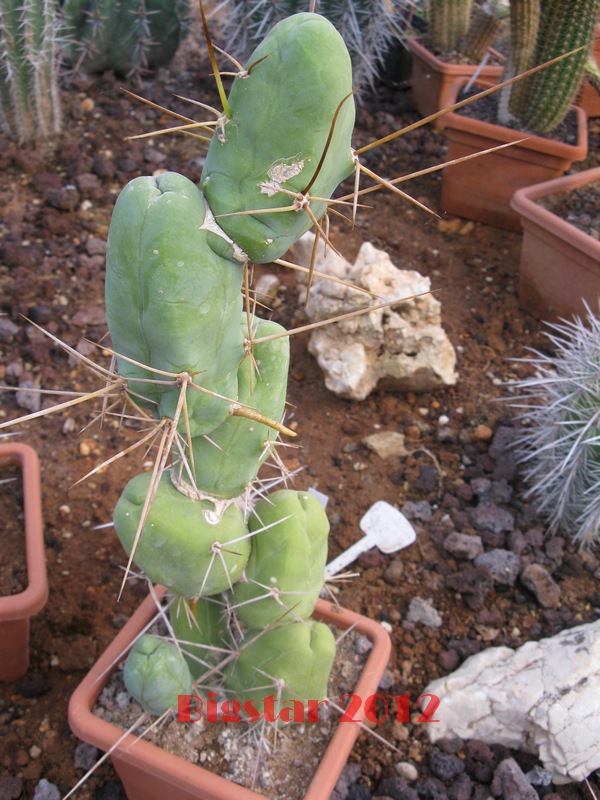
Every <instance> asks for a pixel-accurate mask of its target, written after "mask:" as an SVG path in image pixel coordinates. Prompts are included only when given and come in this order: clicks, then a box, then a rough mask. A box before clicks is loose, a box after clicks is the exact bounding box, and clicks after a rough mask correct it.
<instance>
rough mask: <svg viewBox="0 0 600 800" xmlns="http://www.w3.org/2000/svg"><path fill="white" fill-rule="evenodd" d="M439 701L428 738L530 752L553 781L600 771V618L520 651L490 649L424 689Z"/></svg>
mask: <svg viewBox="0 0 600 800" xmlns="http://www.w3.org/2000/svg"><path fill="white" fill-rule="evenodd" d="M425 693H427V694H435V695H437V696H438V697H439V698H440V700H441V703H440V707H439V711H438V712H437V716H438V717H439V719H440V722H438V723H436V724H435V725H429V726H428V728H427V730H428V733H429V737H430V739H431V740H432V741H433V742H435V741H437V740H438V739H442V738H444V737H446V738H447V737H455V736H457V737H459V738H460V739H477V740H480V741H483V742H487V743H488V744H500V745H504V746H506V747H509V748H512V749H516V750H523V751H526V752H530V753H535V754H537V755H538V757H539V759H540V760H541V762H542V764H543V765H544V768H545V769H547V770H548V771H549V772H551V773H552V775H553V778H554V780H555V781H557V782H561V781H562V782H564V781H565V780H574V781H582V780H584V778H585V777H586V776H587V775H589V774H590V773H591V772H593V771H594V770H596V769H598V768H600V749H599V748H598V741H600V621H595V622H592V623H588V624H586V625H580V626H578V627H576V628H571V629H569V630H566V631H563V632H562V633H560V634H558V635H557V636H553V637H551V638H548V639H542V640H540V641H539V642H527V644H524V645H523V646H522V647H519V648H518V650H511V649H510V648H508V647H491V648H489V649H487V650H483V651H482V652H480V653H477V654H476V655H474V656H471V657H470V658H468V659H467V660H466V661H465V662H464V663H463V664H462V665H461V667H460V668H459V669H458V670H456V672H453V673H452V674H451V675H448V676H446V677H444V678H439V679H438V680H435V681H433V682H432V683H430V684H429V686H428V687H427V688H426V689H425Z"/></svg>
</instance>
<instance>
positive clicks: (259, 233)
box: [106, 13, 354, 714]
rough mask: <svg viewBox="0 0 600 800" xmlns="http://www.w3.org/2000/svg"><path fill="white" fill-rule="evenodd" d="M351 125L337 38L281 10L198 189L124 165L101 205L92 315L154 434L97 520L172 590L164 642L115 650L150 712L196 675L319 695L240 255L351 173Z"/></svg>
mask: <svg viewBox="0 0 600 800" xmlns="http://www.w3.org/2000/svg"><path fill="white" fill-rule="evenodd" d="M257 109H260V113H257ZM353 124H354V101H353V97H352V71H351V64H350V57H349V55H348V51H347V49H346V46H345V45H344V42H343V40H342V38H341V36H340V35H339V33H338V32H337V31H336V30H335V28H334V27H333V25H332V24H331V23H330V22H328V21H327V20H326V19H325V18H323V17H322V16H319V15H317V14H313V13H301V14H297V15H294V16H292V17H290V18H288V19H286V20H284V21H282V22H280V23H279V24H278V25H276V26H275V27H274V28H273V29H272V31H271V32H270V33H269V34H268V35H267V37H266V38H265V40H264V41H263V42H262V44H261V45H259V47H258V48H257V49H256V51H255V52H254V53H253V54H252V56H251V57H250V58H249V60H248V63H247V66H246V67H245V69H244V71H243V72H242V73H241V74H239V75H238V76H237V77H236V78H235V80H234V82H233V86H232V89H231V92H230V95H229V99H228V101H227V102H226V103H225V115H224V117H223V118H222V119H221V120H220V122H219V125H218V127H217V129H216V132H215V133H214V135H213V138H212V142H211V145H210V148H209V152H208V155H207V159H206V164H205V167H204V171H203V174H202V177H201V181H200V188H198V187H197V186H195V185H194V184H193V183H191V182H190V181H189V180H188V179H187V178H185V177H183V176H181V175H178V174H175V173H165V174H161V175H158V176H157V177H141V178H136V179H134V180H133V181H131V182H130V183H129V184H128V185H127V186H126V187H125V188H124V189H123V191H122V193H121V195H120V196H119V198H118V200H117V203H116V206H115V210H114V214H113V219H112V221H111V225H110V230H109V236H108V252H107V278H106V309H107V320H108V325H109V329H110V333H111V337H112V342H113V347H114V351H115V353H116V355H117V365H118V372H119V375H120V376H121V377H122V379H123V381H124V386H125V388H126V392H127V397H128V400H129V402H130V404H131V405H132V406H133V407H134V408H135V409H136V413H137V414H138V415H142V416H144V417H146V418H148V419H152V418H153V419H154V420H156V426H157V432H160V431H161V430H162V433H163V438H162V440H161V445H160V447H159V454H158V457H157V462H156V467H155V470H154V471H153V472H148V473H143V474H141V475H138V476H136V477H134V478H133V479H132V480H131V481H130V482H129V484H128V485H127V486H126V487H125V490H124V491H123V494H122V496H121V498H120V499H119V501H118V503H117V507H116V509H115V515H114V523H115V528H116V530H117V533H118V536H119V538H120V540H121V542H122V543H123V545H124V547H125V549H126V550H127V552H128V553H129V554H130V557H131V558H132V560H133V561H134V562H135V563H136V564H137V565H138V567H140V568H141V569H142V570H143V571H144V572H145V573H146V575H147V576H148V577H149V578H150V580H152V581H154V582H157V583H161V584H163V585H165V586H166V587H167V588H168V589H169V591H170V593H171V595H172V601H171V606H170V626H171V628H172V630H171V632H170V633H171V634H172V636H171V637H170V638H176V639H177V641H178V645H177V646H176V645H174V644H172V643H171V642H170V641H166V640H163V639H157V638H156V637H152V636H148V635H146V636H144V637H143V638H141V639H140V640H139V641H138V642H137V643H136V645H135V646H134V648H133V650H132V651H131V654H130V656H129V657H128V660H127V664H126V668H125V680H126V684H127V686H128V688H129V690H130V691H131V693H132V694H133V695H134V696H135V697H136V698H137V699H138V700H139V701H140V702H141V703H142V704H143V705H144V707H145V708H146V709H147V710H148V711H149V712H151V713H155V714H159V713H162V712H163V711H165V710H166V709H168V708H170V707H177V695H178V694H181V693H189V692H190V687H191V685H192V680H195V681H197V682H198V684H202V685H206V684H207V682H208V681H209V679H210V676H213V677H216V678H220V679H221V686H222V688H223V689H224V690H225V691H229V692H231V693H233V694H234V696H235V697H236V698H237V699H241V700H244V699H248V700H251V701H252V702H253V703H255V706H256V704H259V703H260V702H261V700H262V699H263V698H265V696H268V695H270V694H274V695H276V697H277V699H278V700H279V702H280V703H282V702H285V701H286V700H293V701H300V702H307V701H308V700H317V701H318V700H321V699H322V698H323V697H324V696H325V694H326V691H327V680H328V676H329V671H330V668H331V665H332V663H333V658H334V654H335V640H334V637H333V634H332V633H331V631H330V630H329V629H328V628H327V627H326V626H325V625H323V624H321V623H319V622H316V621H313V620H311V619H310V617H311V615H312V612H313V610H314V607H315V605H316V602H317V599H318V596H319V593H320V591H321V589H322V586H323V582H324V571H325V561H326V557H327V535H328V532H329V524H328V521H327V517H326V514H325V511H324V510H323V508H322V506H321V505H320V503H319V501H318V500H317V499H316V498H315V497H314V496H313V495H311V494H309V493H307V492H301V491H293V490H290V489H277V490H275V491H272V492H270V493H268V494H265V493H264V491H262V490H261V492H260V495H258V494H257V492H256V490H255V489H253V482H254V481H255V479H256V476H257V473H258V470H259V468H260V467H261V465H262V464H263V462H264V461H265V460H266V459H267V457H268V456H269V455H272V454H273V451H274V447H275V444H276V438H277V436H278V433H279V432H280V431H282V430H283V431H284V432H285V428H283V426H282V419H283V414H284V404H285V395H286V387H287V375H288V367H289V345H288V337H287V334H286V331H285V330H284V329H283V328H281V326H279V325H277V324H276V323H274V322H269V321H262V320H258V319H254V318H253V316H252V314H251V313H250V307H251V297H250V294H249V290H248V288H247V262H248V260H249V259H251V260H253V261H255V262H258V263H260V262H268V261H272V260H274V259H275V258H277V257H279V256H281V255H282V254H283V253H284V252H285V251H286V250H287V249H288V248H289V246H290V245H291V244H293V243H294V242H296V241H297V240H298V238H299V237H300V236H301V235H302V234H303V233H304V232H305V231H306V230H307V229H308V228H310V227H311V226H312V225H313V224H314V223H315V222H318V220H319V219H321V217H322V216H323V215H324V213H325V211H326V201H327V199H328V198H329V197H330V196H331V194H332V192H333V191H334V189H335V188H336V187H337V185H338V184H339V183H340V182H341V181H342V180H343V179H344V178H346V177H347V176H348V175H349V174H350V173H351V172H352V171H353V169H354V155H353V152H352V149H351V146H350V137H351V133H352V129H353ZM312 197H315V199H314V200H312V199H311V198H312ZM288 433H292V432H291V431H288ZM259 496H260V497H261V499H260V500H258V502H257V499H258V497H259ZM216 683H217V685H218V684H219V681H218V680H217V681H216Z"/></svg>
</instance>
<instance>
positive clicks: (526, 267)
mask: <svg viewBox="0 0 600 800" xmlns="http://www.w3.org/2000/svg"><path fill="white" fill-rule="evenodd" d="M598 180H600V167H595V168H594V169H588V170H584V171H583V172H579V173H576V174H574V175H565V176H564V177H562V178H556V179H554V180H551V181H545V182H544V183H538V184H537V185H535V186H527V187H525V188H523V189H520V190H519V191H518V192H516V193H515V196H514V197H513V200H512V206H513V209H514V210H515V212H516V213H518V214H519V215H520V218H521V222H522V225H523V242H522V245H521V266H520V278H519V301H520V303H521V306H522V307H523V308H524V309H525V310H526V311H528V312H529V313H530V314H532V315H533V316H535V317H537V318H538V319H544V320H549V321H553V322H556V321H557V320H559V319H564V318H568V317H572V316H575V315H577V316H580V317H583V318H585V316H587V313H588V310H587V309H586V305H585V304H586V303H587V305H588V307H589V308H590V309H591V310H592V311H597V309H598V301H599V298H600V242H599V241H598V240H597V239H594V238H593V237H592V236H590V235H589V234H587V233H585V232H584V231H582V230H580V229H579V228H577V227H575V225H572V224H571V223H570V222H568V221H567V220H565V219H562V218H561V217H559V216H557V215H556V214H554V213H552V212H551V211H549V210H548V209H545V208H543V207H542V206H541V205H539V203H537V202H536V201H538V200H541V199H542V198H544V197H547V196H549V195H555V194H561V193H563V192H571V191H573V190H574V189H577V188H579V187H581V186H585V185H586V184H588V183H592V182H594V181H598Z"/></svg>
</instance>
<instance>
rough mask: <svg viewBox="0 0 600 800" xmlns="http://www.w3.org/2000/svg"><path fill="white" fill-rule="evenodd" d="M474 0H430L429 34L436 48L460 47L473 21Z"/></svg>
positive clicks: (449, 49) (452, 50) (428, 11)
mask: <svg viewBox="0 0 600 800" xmlns="http://www.w3.org/2000/svg"><path fill="white" fill-rule="evenodd" d="M471 6H472V0H429V4H428V7H427V19H428V36H429V38H430V40H431V42H432V44H433V46H434V47H435V49H436V50H439V51H441V52H446V53H452V52H454V51H456V50H458V49H459V47H460V45H461V44H462V42H463V40H464V39H465V37H466V35H467V32H468V30H469V25H470V23H471Z"/></svg>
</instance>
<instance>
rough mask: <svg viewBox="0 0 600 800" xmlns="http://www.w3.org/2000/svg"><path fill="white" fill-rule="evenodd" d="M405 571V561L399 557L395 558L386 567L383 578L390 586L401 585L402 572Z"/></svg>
mask: <svg viewBox="0 0 600 800" xmlns="http://www.w3.org/2000/svg"><path fill="white" fill-rule="evenodd" d="M403 572H404V563H403V562H402V561H401V559H399V558H394V559H393V561H392V562H391V563H390V564H389V565H388V566H387V567H386V569H385V571H384V573H383V580H384V581H385V582H386V583H387V584H389V585H390V586H400V585H401V584H402V573H403Z"/></svg>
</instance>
